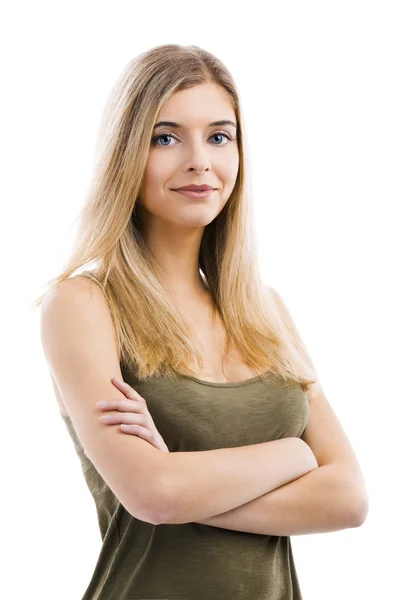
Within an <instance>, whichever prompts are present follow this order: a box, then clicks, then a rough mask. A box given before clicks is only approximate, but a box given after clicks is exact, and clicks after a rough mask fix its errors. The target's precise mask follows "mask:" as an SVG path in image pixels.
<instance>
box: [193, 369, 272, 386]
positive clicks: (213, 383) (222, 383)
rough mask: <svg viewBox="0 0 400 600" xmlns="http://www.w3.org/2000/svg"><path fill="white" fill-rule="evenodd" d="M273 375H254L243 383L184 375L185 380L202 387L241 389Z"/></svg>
mask: <svg viewBox="0 0 400 600" xmlns="http://www.w3.org/2000/svg"><path fill="white" fill-rule="evenodd" d="M271 375H273V373H272V371H271V370H269V371H265V372H264V373H263V374H262V375H256V376H255V377H251V378H250V379H244V380H243V381H207V380H206V379H199V378H198V377H193V376H192V375H185V378H187V379H191V380H192V381H195V382H196V383H200V384H202V385H209V386H211V387H241V386H243V385H249V384H250V383H253V382H256V381H260V380H261V378H262V377H263V376H264V377H266V376H267V377H269V376H271Z"/></svg>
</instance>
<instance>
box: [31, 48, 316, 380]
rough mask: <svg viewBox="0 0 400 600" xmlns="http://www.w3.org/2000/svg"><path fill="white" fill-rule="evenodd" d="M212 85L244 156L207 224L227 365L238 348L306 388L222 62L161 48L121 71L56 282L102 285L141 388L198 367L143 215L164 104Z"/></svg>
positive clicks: (202, 262)
mask: <svg viewBox="0 0 400 600" xmlns="http://www.w3.org/2000/svg"><path fill="white" fill-rule="evenodd" d="M208 82H213V83H216V84H218V85H220V86H221V87H222V88H224V89H225V90H226V92H227V93H228V94H229V97H230V98H231V101H232V105H233V108H234V110H235V114H236V120H237V143H238V149H239V171H238V177H237V180H236V184H235V187H234V189H233V191H232V193H231V196H230V197H229V199H228V201H227V203H226V205H225V206H224V208H223V209H222V211H221V212H220V214H219V215H218V216H217V217H216V218H215V219H214V220H213V221H212V222H211V223H209V224H208V225H207V226H206V227H205V230H204V234H203V238H202V241H201V247H200V256H199V269H200V271H199V272H201V276H202V278H203V280H205V283H206V287H207V289H208V290H209V291H210V294H211V297H212V300H213V305H214V309H213V313H212V314H213V315H215V314H216V311H218V314H219V316H220V318H221V321H222V323H223V326H224V329H225V330H226V344H225V355H224V360H225V359H226V358H227V356H228V353H229V349H230V345H231V343H232V342H233V343H234V344H235V346H236V347H237V348H240V352H241V354H242V355H243V356H244V357H245V359H246V361H247V364H248V365H249V366H250V367H252V368H253V369H254V370H255V371H256V372H257V373H259V374H260V375H261V376H263V375H264V373H265V372H266V370H268V371H272V372H274V373H275V374H277V375H280V376H281V377H283V379H284V380H285V381H290V380H294V381H296V382H298V383H299V384H300V385H301V386H302V388H303V389H305V390H307V389H308V386H309V385H310V384H311V383H314V382H315V381H316V373H315V370H314V367H313V364H312V362H311V360H310V357H309V356H308V353H307V351H306V348H305V346H304V344H303V342H302V340H301V338H300V335H299V333H298V331H297V329H296V327H295V326H294V323H293V321H292V320H291V318H290V315H289V313H288V311H287V309H286V307H285V306H284V305H282V299H281V298H280V296H279V295H278V294H277V292H276V291H275V290H274V289H273V288H271V287H270V286H266V285H265V284H264V283H263V282H262V280H261V276H260V270H259V265H258V256H257V252H256V246H255V242H254V240H255V232H254V230H253V220H252V214H251V205H250V192H249V188H250V185H249V177H248V175H247V172H248V168H247V163H246V162H245V156H247V153H245V152H244V147H245V140H244V136H243V129H244V127H243V118H242V113H241V108H240V102H239V94H238V91H237V90H236V87H235V84H234V81H233V78H232V76H231V74H230V72H229V71H228V69H227V68H226V67H225V66H224V64H223V63H221V61H220V60H218V59H217V58H216V57H215V56H213V55H212V54H210V53H209V52H207V51H205V50H203V49H201V48H199V47H198V46H180V45H177V44H166V45H161V46H156V47H154V48H152V49H150V50H149V51H147V52H144V53H142V54H140V55H138V56H137V57H135V58H134V59H133V60H131V61H130V62H129V63H128V64H127V66H126V67H125V69H124V70H123V71H122V73H121V75H120V77H119V78H118V80H117V82H116V84H115V86H114V88H113V90H112V92H111V94H110V97H109V99H108V102H107V104H106V106H105V110H104V113H103V116H102V120H101V123H100V128H99V134H98V139H97V146H96V161H95V168H94V172H93V176H92V180H91V183H90V186H89V190H88V194H87V198H86V202H85V204H84V206H83V208H82V211H81V213H80V215H79V221H78V230H77V233H76V237H75V243H74V246H73V250H72V253H71V256H70V258H69V259H68V261H67V264H66V266H65V268H64V270H63V272H62V273H61V274H60V275H59V276H58V277H55V278H54V279H51V280H50V281H49V282H48V285H49V286H50V287H52V286H55V285H57V284H58V283H61V282H62V281H64V280H66V279H68V278H70V277H71V276H72V275H73V274H75V273H76V272H77V271H78V270H80V269H82V268H83V269H84V270H83V272H81V273H80V275H81V276H82V275H84V276H87V277H90V278H91V279H92V280H93V281H94V282H95V283H96V284H97V285H99V287H100V288H101V289H102V291H103V293H104V295H105V298H106V300H107V302H108V305H109V308H110V312H111V316H112V319H113V323H114V326H115V331H116V339H117V344H118V351H119V356H120V360H121V361H122V362H123V363H124V364H125V365H131V366H132V365H134V366H135V369H136V374H137V377H138V379H139V380H144V379H147V378H148V377H151V376H156V377H158V376H165V377H169V378H173V377H175V376H176V375H179V374H180V375H191V376H195V375H196V374H198V372H199V371H201V369H202V368H203V360H202V356H201V354H200V352H199V351H198V349H197V348H196V346H195V345H194V343H193V341H192V339H191V335H190V327H189V324H188V322H187V321H186V319H185V318H184V316H183V315H182V314H180V312H179V311H178V308H177V307H176V305H175V304H174V302H173V301H172V299H171V298H169V297H168V294H167V292H166V289H165V287H164V285H163V284H162V282H161V280H160V277H159V276H158V274H159V272H158V265H157V264H156V262H155V260H154V258H153V256H152V254H151V253H150V252H149V250H148V247H147V244H146V237H145V234H144V228H143V223H142V222H141V219H140V211H135V208H137V206H136V201H137V197H138V194H139V188H140V184H141V181H142V177H143V175H144V171H145V167H146V162H147V156H148V152H149V147H150V143H151V137H152V130H153V127H154V124H155V122H156V117H157V114H158V112H159V110H160V108H161V106H162V105H163V103H164V102H165V101H166V100H167V99H168V98H169V97H170V96H171V95H172V94H173V93H174V92H177V91H179V90H184V89H187V88H191V87H193V86H196V85H199V84H203V83H208ZM88 265H91V267H90V268H88ZM47 291H48V290H47ZM47 291H46V292H45V293H44V294H42V295H41V296H40V297H39V298H38V299H37V300H35V301H34V302H33V303H32V306H33V308H36V307H38V306H39V305H40V304H41V302H42V300H43V298H44V296H45V295H46V293H47ZM193 364H194V365H197V367H196V369H195V370H194V369H192V367H191V365H193Z"/></svg>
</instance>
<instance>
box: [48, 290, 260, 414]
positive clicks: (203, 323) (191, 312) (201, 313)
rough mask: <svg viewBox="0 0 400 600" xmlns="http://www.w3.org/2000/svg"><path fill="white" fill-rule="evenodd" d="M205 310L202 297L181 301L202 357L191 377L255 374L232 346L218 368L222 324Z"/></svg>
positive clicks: (230, 378) (223, 379)
mask: <svg viewBox="0 0 400 600" xmlns="http://www.w3.org/2000/svg"><path fill="white" fill-rule="evenodd" d="M188 306H189V308H188ZM209 311H210V305H209V303H205V302H204V301H203V300H202V301H200V302H198V301H196V302H194V303H193V304H191V305H188V303H186V304H185V309H184V312H185V316H186V317H187V318H188V320H189V322H190V323H191V324H192V331H193V338H194V340H195V343H196V345H197V347H198V349H199V351H200V353H201V355H202V357H203V360H204V368H203V371H202V372H199V373H196V375H195V376H196V377H197V378H198V379H202V380H204V381H213V382H218V383H237V382H240V381H245V380H246V379H251V378H252V377H256V376H257V375H258V373H257V372H256V371H255V370H254V369H252V368H251V367H249V366H248V365H247V364H246V363H245V361H244V358H243V356H242V355H241V354H240V352H239V351H238V349H237V348H235V347H234V346H232V348H231V351H230V354H229V358H228V360H227V361H226V363H225V366H224V371H223V370H222V368H223V365H222V356H223V353H224V341H225V340H224V327H223V324H222V321H221V318H220V317H219V315H218V314H217V316H216V321H215V322H212V319H211V315H210V312H209ZM51 379H52V384H53V388H54V392H55V395H56V399H57V403H58V406H59V409H60V412H61V414H63V415H68V410H67V408H66V406H65V404H64V402H63V400H62V397H61V393H60V391H59V389H58V387H57V384H56V382H55V380H54V378H53V376H51Z"/></svg>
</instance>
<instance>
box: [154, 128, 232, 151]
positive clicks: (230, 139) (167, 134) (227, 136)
mask: <svg viewBox="0 0 400 600" xmlns="http://www.w3.org/2000/svg"><path fill="white" fill-rule="evenodd" d="M215 135H223V136H224V137H226V138H227V139H228V141H230V142H233V140H234V139H235V138H233V137H231V136H230V135H229V134H228V133H224V132H222V131H216V132H215V133H213V134H212V135H211V136H210V137H214V136H215ZM161 137H172V138H174V140H177V139H178V138H177V137H175V136H174V134H173V133H168V132H166V133H160V134H159V135H156V136H155V137H153V139H152V140H151V142H152V144H154V145H157V146H158V145H159V144H156V141H157V140H158V139H159V138H161ZM212 145H213V146H226V144H212ZM161 147H162V146H161ZM164 148H168V146H164Z"/></svg>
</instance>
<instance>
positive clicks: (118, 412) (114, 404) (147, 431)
mask: <svg viewBox="0 0 400 600" xmlns="http://www.w3.org/2000/svg"><path fill="white" fill-rule="evenodd" d="M111 381H112V383H113V384H114V385H115V387H117V388H118V389H119V390H120V391H121V392H122V393H123V394H124V395H125V396H126V398H127V399H126V400H107V401H106V403H107V405H106V406H99V405H100V404H102V403H100V402H98V403H97V404H96V406H97V408H99V409H100V410H102V411H112V412H109V413H108V414H107V415H103V416H102V417H100V419H101V421H102V422H103V423H105V424H106V425H115V424H117V423H119V424H120V429H121V431H123V432H124V433H129V434H131V435H137V436H138V437H140V438H142V439H143V440H145V441H146V442H149V443H150V444H152V445H153V446H154V447H155V448H157V449H158V450H161V452H169V450H168V447H167V445H166V443H165V442H164V440H163V438H162V437H161V435H160V434H159V432H158V430H157V428H156V426H155V425H154V421H153V419H152V416H151V415H150V413H149V410H148V408H147V404H146V400H145V399H144V398H143V397H142V396H140V394H138V393H137V392H136V391H135V390H134V389H133V388H132V387H131V386H130V385H129V384H128V383H126V382H125V381H121V383H120V382H119V381H118V380H117V379H116V378H115V377H113V379H111ZM122 425H124V426H122Z"/></svg>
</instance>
